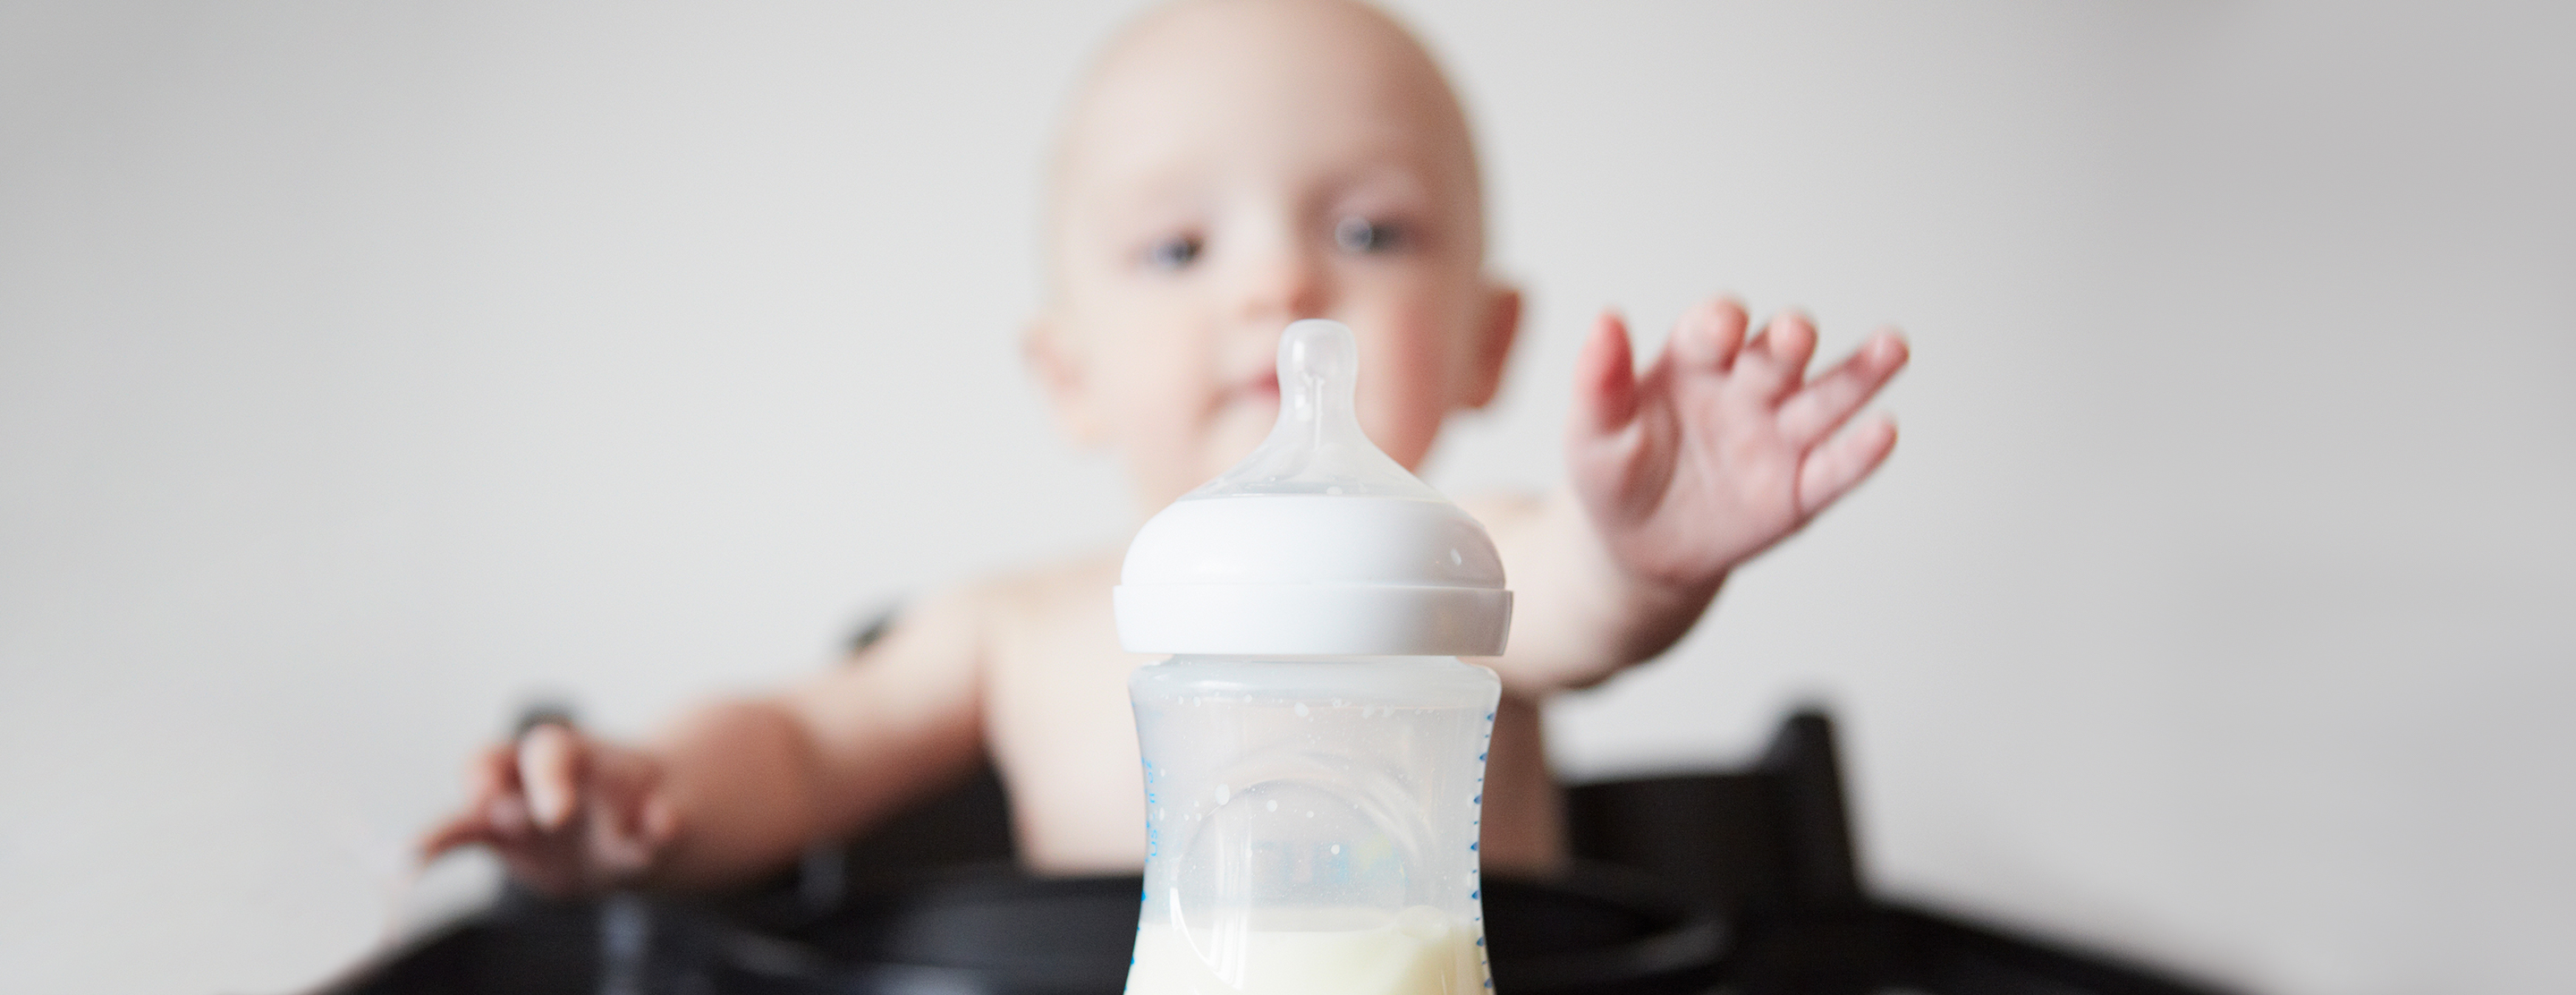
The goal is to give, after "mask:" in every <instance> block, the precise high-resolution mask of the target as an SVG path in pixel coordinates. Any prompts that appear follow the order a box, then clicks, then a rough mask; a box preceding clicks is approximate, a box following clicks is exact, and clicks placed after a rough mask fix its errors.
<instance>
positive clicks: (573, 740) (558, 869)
mask: <svg viewBox="0 0 2576 995" xmlns="http://www.w3.org/2000/svg"><path fill="white" fill-rule="evenodd" d="M466 777H467V779H468V781H469V782H470V783H471V785H472V787H471V788H470V795H471V797H470V798H469V800H468V801H467V802H466V805H465V810H464V811H462V812H460V813H458V814H457V815H456V816H455V817H454V818H452V819H450V820H448V822H447V823H446V824H445V825H442V826H440V827H439V828H437V829H435V830H433V831H431V832H430V834H429V836H428V837H427V838H425V839H424V840H422V841H421V853H422V856H423V858H424V859H428V858H434V857H437V856H438V855H439V854H442V853H445V852H447V851H449V850H452V849H455V848H457V847H460V846H466V845H470V844H476V843H480V844H483V845H485V846H489V847H491V848H492V849H493V851H494V852H496V853H498V854H500V856H501V859H502V861H503V862H504V863H507V864H508V865H509V866H510V871H511V873H512V874H513V875H515V876H516V877H518V879H519V880H521V881H523V882H525V883H527V884H528V885H529V886H530V887H533V888H536V889H537V890H539V891H542V892H546V893H548V894H554V895H569V894H576V893H581V892H588V891H596V890H599V889H601V888H606V887H610V886H613V885H617V884H620V883H623V882H626V881H629V880H632V879H634V878H636V877H637V876H639V875H641V874H642V873H643V872H644V871H645V870H647V869H648V868H650V867H651V866H652V863H653V858H654V857H655V855H656V854H657V853H658V852H659V851H660V850H661V849H662V848H663V846H664V845H665V844H668V843H669V842H670V841H671V838H672V836H673V835H674V831H675V829H676V822H677V820H676V819H675V818H674V817H673V813H672V811H671V808H670V806H669V804H668V803H667V802H666V801H665V800H664V799H663V798H662V797H660V793H659V792H658V791H657V789H658V788H659V786H660V782H661V767H660V764H658V763H656V762H655V761H654V760H653V758H652V757H651V756H649V755H646V754H644V753H641V752H639V751H636V750H633V749H629V748H626V747H622V746H618V745H615V744H612V743H608V742H606V741H603V740H598V739H593V738H591V737H589V736H586V735H584V734H582V733H581V732H580V731H579V730H576V729H574V728H573V727H571V726H570V725H567V724H564V723H560V722H546V723H541V724H538V725H536V726H534V727H531V728H530V729H529V730H528V731H527V732H526V733H524V734H522V735H521V736H519V738H518V739H517V740H516V741H513V742H509V743H503V744H500V745H498V746H494V747H492V748H490V749H487V750H485V751H484V752H483V753H481V754H479V755H477V756H476V757H475V758H474V760H473V762H472V763H471V765H470V766H469V768H468V770H467V773H466Z"/></svg>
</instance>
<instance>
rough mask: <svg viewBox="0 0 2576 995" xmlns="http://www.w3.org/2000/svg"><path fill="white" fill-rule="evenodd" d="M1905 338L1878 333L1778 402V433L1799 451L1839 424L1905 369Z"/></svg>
mask: <svg viewBox="0 0 2576 995" xmlns="http://www.w3.org/2000/svg"><path fill="white" fill-rule="evenodd" d="M1905 359H1906V349H1905V340H1903V339H1900V338H1897V337H1896V336H1895V335H1894V334H1892V333H1881V334H1879V335H1877V336H1876V337H1873V338H1871V339H1870V340H1869V342H1868V343H1866V344H1864V345H1862V346H1861V347H1860V351H1858V352H1855V353H1852V354H1851V358H1849V359H1845V360H1843V361H1842V362H1841V363H1840V364H1838V365H1836V366H1835V367H1834V368H1833V369H1832V370H1830V371H1827V372H1826V373H1825V374H1824V375H1823V376H1820V377H1817V378H1816V379H1814V380H1812V381H1809V382H1808V384H1807V386H1806V387H1805V388H1804V389H1801V390H1799V391H1798V392H1797V393H1795V394H1792V395H1790V396H1789V399H1788V400H1787V401H1785V402H1782V403H1781V405H1780V422H1779V424H1780V436H1781V438H1783V439H1785V440H1787V441H1788V443H1789V445H1790V447H1791V448H1793V449H1797V450H1800V451H1804V450H1806V449H1807V448H1808V447H1810V446H1813V445H1815V444H1816V443H1817V442H1818V441H1819V440H1822V439H1823V438H1824V437H1825V436H1827V435H1830V434H1832V433H1833V431H1834V429H1836V428H1840V427H1842V424H1843V422H1844V421H1847V420H1849V419H1850V418H1851V416H1852V413H1853V412H1856V411H1859V410H1860V408H1861V405H1864V404H1867V403H1869V399H1870V397H1871V396H1873V395H1875V394H1877V393H1878V389H1879V388H1880V387H1884V386H1886V385H1887V381H1888V378H1889V377H1893V376H1895V375H1896V371H1898V370H1900V369H1903V368H1905Z"/></svg>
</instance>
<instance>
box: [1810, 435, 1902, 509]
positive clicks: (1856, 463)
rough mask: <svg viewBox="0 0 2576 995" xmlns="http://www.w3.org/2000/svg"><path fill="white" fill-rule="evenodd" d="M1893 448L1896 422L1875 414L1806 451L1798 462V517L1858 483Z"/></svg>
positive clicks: (1827, 502) (1883, 459)
mask: <svg viewBox="0 0 2576 995" xmlns="http://www.w3.org/2000/svg"><path fill="white" fill-rule="evenodd" d="M1894 448H1896V423H1895V422H1893V421H1890V420H1888V419H1887V418H1885V417H1879V418H1872V419H1870V420H1869V421H1866V422H1863V423H1861V424H1860V425H1859V426H1858V427H1855V428H1853V429H1852V430H1851V431H1848V432H1845V433H1843V434H1841V435H1839V436H1836V437H1835V438H1834V439H1833V440H1832V441H1830V442H1827V443H1825V444H1824V445H1822V446H1818V447H1816V448H1815V449H1813V450H1811V451H1809V452H1808V453H1807V458H1806V460H1805V462H1803V463H1801V464H1799V466H1798V515H1799V517H1801V518H1804V517H1807V516H1810V515H1814V514H1815V513H1817V512H1819V511H1823V510H1825V507H1826V506H1827V505H1830V504H1833V503H1834V501H1835V500H1836V499H1838V498H1841V497H1842V496H1843V495H1844V494H1845V493H1846V492H1849V491H1850V490H1851V489H1852V488H1853V487H1856V486H1859V484H1860V482H1861V481H1863V480H1866V479H1868V478H1869V474H1870V471H1872V470H1876V469H1878V464H1879V463H1881V462H1883V461H1885V460H1886V459H1887V453H1888V451H1889V450H1891V449H1894Z"/></svg>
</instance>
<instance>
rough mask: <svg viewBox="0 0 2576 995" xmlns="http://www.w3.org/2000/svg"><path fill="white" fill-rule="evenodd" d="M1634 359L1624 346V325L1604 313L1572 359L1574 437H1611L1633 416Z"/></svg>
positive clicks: (1626, 335) (1625, 336) (1635, 405)
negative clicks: (1581, 349) (1581, 348)
mask: <svg viewBox="0 0 2576 995" xmlns="http://www.w3.org/2000/svg"><path fill="white" fill-rule="evenodd" d="M1636 362H1637V361H1636V358H1635V356H1634V355H1633V354H1632V353H1631V352H1630V350H1629V345H1628V324H1627V322H1624V321H1621V320H1619V316H1618V315H1616V314H1610V313H1604V314H1602V315H1601V318H1600V320H1598V321H1595V322H1593V324H1592V336H1591V337H1590V338H1587V339H1585V340H1583V351H1581V352H1579V353H1576V354H1575V357H1574V395H1575V397H1574V403H1575V411H1576V414H1575V423H1574V428H1575V434H1576V436H1577V437H1586V436H1601V435H1612V434H1615V433H1617V432H1618V431H1619V430H1620V429H1623V428H1626V427H1627V426H1628V422H1629V421H1630V420H1631V419H1634V418H1635V417H1637V371H1636Z"/></svg>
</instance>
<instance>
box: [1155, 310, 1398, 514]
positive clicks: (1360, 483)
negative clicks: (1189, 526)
mask: <svg viewBox="0 0 2576 995" xmlns="http://www.w3.org/2000/svg"><path fill="white" fill-rule="evenodd" d="M1359 352H1360V350H1359V342H1358V341H1357V340H1356V339H1354V338H1352V336H1351V330H1350V328H1349V327H1348V326H1345V325H1343V324H1342V323H1341V322H1338V321H1327V320H1324V319H1320V318H1309V319H1307V320H1304V321H1299V322H1294V323H1291V324H1290V325H1289V326H1288V330H1287V331H1284V332H1281V333H1280V335H1279V422H1278V424H1276V425H1273V426H1271V429H1270V437H1269V438H1267V439H1263V440H1262V442H1261V448H1259V449H1255V450H1253V451H1252V455H1250V456H1246V457H1244V458H1243V462H1241V463H1237V464H1235V465H1234V468H1233V469H1231V470H1227V471H1226V472H1225V473H1224V474H1223V475H1222V476H1219V477H1217V478H1216V479H1215V480H1211V481H1208V482H1207V483H1206V484H1204V485H1202V486H1201V487H1199V489H1197V490H1195V491H1191V492H1190V493H1189V494H1187V495H1185V496H1184V500H1186V499H1189V498H1215V497H1234V496H1238V495H1248V494H1324V495H1343V496H1351V497H1395V498H1413V499H1416V500H1425V501H1442V500H1446V499H1445V498H1442V497H1441V496H1440V492H1439V491H1435V490H1433V489H1431V485H1429V484H1425V483H1423V482H1422V481H1421V480H1420V479H1419V478H1417V477H1415V476H1414V475H1413V474H1412V473H1411V472H1408V471H1407V470H1405V468H1404V466H1403V465H1402V464H1399V463H1397V462H1396V461H1395V460H1394V459H1393V458H1390V457H1389V456H1387V454H1386V453H1385V452H1383V451H1381V450H1379V449H1378V447H1377V444H1376V443H1373V442H1370V441H1369V438H1368V434H1367V433H1365V432H1362V431H1361V430H1360V419H1359V411H1358V408H1357V403H1356V401H1357V398H1358V388H1359V368H1360V357H1359Z"/></svg>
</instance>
